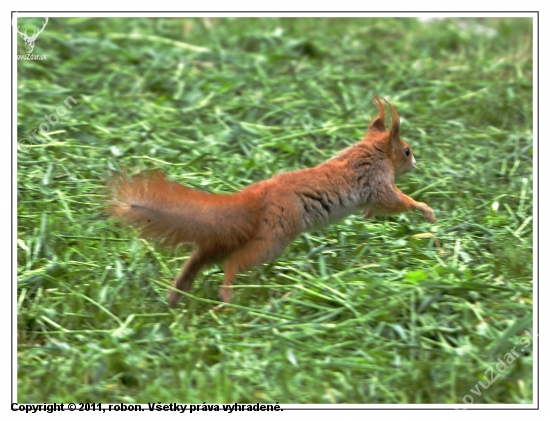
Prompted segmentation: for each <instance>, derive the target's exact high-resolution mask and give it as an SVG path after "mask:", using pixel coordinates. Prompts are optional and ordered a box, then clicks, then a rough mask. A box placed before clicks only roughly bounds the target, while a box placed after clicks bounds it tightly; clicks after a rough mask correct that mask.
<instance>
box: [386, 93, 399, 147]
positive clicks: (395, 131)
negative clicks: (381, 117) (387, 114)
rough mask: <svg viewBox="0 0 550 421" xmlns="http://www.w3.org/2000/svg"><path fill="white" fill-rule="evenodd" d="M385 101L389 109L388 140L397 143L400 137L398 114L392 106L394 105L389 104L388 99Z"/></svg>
mask: <svg viewBox="0 0 550 421" xmlns="http://www.w3.org/2000/svg"><path fill="white" fill-rule="evenodd" d="M384 101H386V100H384ZM386 103H387V104H388V105H389V107H390V110H391V127H390V140H391V142H392V143H395V142H397V143H399V141H400V137H401V133H400V127H401V121H400V120H399V115H398V114H397V110H396V109H395V108H394V106H393V105H391V104H390V103H389V102H388V101H386Z"/></svg>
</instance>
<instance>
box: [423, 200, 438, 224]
mask: <svg viewBox="0 0 550 421" xmlns="http://www.w3.org/2000/svg"><path fill="white" fill-rule="evenodd" d="M421 205H422V208H421V210H422V214H423V215H424V219H425V220H426V221H428V222H431V223H434V222H435V215H434V211H433V210H432V208H430V207H429V206H428V205H427V204H425V203H421Z"/></svg>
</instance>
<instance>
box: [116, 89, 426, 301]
mask: <svg viewBox="0 0 550 421" xmlns="http://www.w3.org/2000/svg"><path fill="white" fill-rule="evenodd" d="M374 101H375V103H376V105H377V107H378V116H377V117H376V119H375V120H374V121H373V122H372V123H371V125H370V127H369V130H368V131H367V133H366V134H365V136H364V138H363V139H362V140H361V141H359V142H357V143H356V144H354V145H353V146H350V147H349V148H347V149H344V150H343V151H341V152H340V153H339V154H337V155H336V156H334V157H333V158H331V159H330V160H328V161H327V162H324V163H322V164H321V165H318V166H317V167H314V168H307V169H303V170H297V171H292V172H288V173H283V174H279V175H276V176H275V177H273V178H271V179H269V180H265V181H260V182H258V183H255V184H252V185H250V186H248V187H246V188H245V189H243V190H241V191H240V192H237V193H234V194H225V195H216V194H209V193H205V192H201V191H198V190H194V189H191V188H188V187H184V186H182V185H180V184H178V183H175V182H173V181H169V180H167V179H166V178H165V177H164V175H163V174H162V173H160V172H153V173H141V174H138V175H136V176H134V177H132V178H128V177H125V176H116V177H114V179H113V181H112V182H111V187H112V196H113V199H112V200H111V201H110V202H109V204H110V207H109V212H110V213H111V215H112V216H114V217H116V218H118V219H121V220H123V221H124V222H126V223H128V224H130V225H133V226H136V227H138V228H140V229H141V234H142V235H143V236H145V237H149V238H152V239H153V240H157V241H159V242H160V243H164V244H167V245H170V246H174V247H175V246H177V245H179V244H192V245H194V246H195V247H196V248H195V250H194V252H193V253H192V254H191V256H190V258H189V259H188V260H187V262H186V263H185V264H184V265H183V267H182V269H181V271H180V273H179V274H178V276H177V277H176V279H175V280H174V287H175V288H177V289H180V290H182V291H189V290H190V289H191V286H192V283H193V280H194V279H195V277H196V276H197V274H198V272H199V270H200V269H201V267H203V266H204V265H205V264H210V263H216V262H222V261H225V279H224V282H223V286H222V287H221V288H220V295H221V296H222V298H223V300H224V301H225V302H229V301H230V299H231V293H230V291H231V290H230V288H228V287H230V286H231V285H232V284H231V281H232V280H233V279H234V277H235V275H236V274H237V273H238V272H243V271H245V270H247V269H249V268H251V267H252V266H256V265H259V264H261V263H263V262H265V261H267V260H270V259H273V258H275V257H276V256H277V255H278V254H279V253H280V252H281V251H282V250H283V249H284V248H285V247H286V246H287V245H288V244H289V243H290V242H291V241H292V240H293V239H294V238H295V237H296V236H297V235H298V234H299V233H301V232H303V231H306V230H310V229H314V228H320V227H323V226H326V225H328V224H330V223H333V222H336V221H338V220H340V219H342V218H344V217H346V216H348V215H349V214H351V213H352V212H354V211H355V210H357V209H360V208H363V209H364V212H363V215H364V216H365V218H371V217H373V216H376V215H386V214H395V213H401V212H406V211H410V210H419V211H421V212H422V214H423V215H424V218H425V219H426V220H428V221H430V222H434V221H435V216H434V214H433V211H432V210H431V209H430V207H429V206H428V205H426V204H425V203H421V202H417V201H415V200H413V199H412V198H410V197H409V196H407V195H405V194H404V193H403V192H401V190H399V189H398V188H397V187H396V186H395V183H394V178H395V176H397V175H400V174H403V173H405V172H408V171H411V170H412V168H413V166H414V164H415V162H416V161H415V159H414V157H413V153H412V149H411V148H410V146H409V145H408V144H407V143H405V142H404V141H403V140H402V139H401V138H400V121H399V116H398V115H397V111H396V110H395V108H394V107H393V106H392V105H391V104H389V103H388V105H389V107H390V110H391V114H392V123H391V127H390V129H389V130H386V127H385V116H386V113H385V108H384V104H383V103H382V101H381V100H380V99H379V98H378V97H376V96H375V97H374ZM386 102H387V101H386ZM180 298H181V294H179V293H178V292H177V291H174V290H172V291H170V293H169V296H168V301H169V303H170V305H172V306H174V305H176V304H177V303H178V301H179V300H180Z"/></svg>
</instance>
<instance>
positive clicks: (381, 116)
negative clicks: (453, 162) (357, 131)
mask: <svg viewBox="0 0 550 421" xmlns="http://www.w3.org/2000/svg"><path fill="white" fill-rule="evenodd" d="M384 101H386V100H384ZM374 102H375V104H376V106H377V107H378V116H377V117H376V118H375V119H374V121H373V122H372V123H371V124H370V126H369V131H368V132H367V135H366V139H369V138H370V139H372V140H373V141H376V143H378V144H380V145H381V146H383V148H384V151H385V152H386V155H387V157H388V158H389V160H390V162H391V163H392V165H393V170H394V174H395V175H401V174H404V173H406V172H409V171H412V169H413V168H414V166H415V164H416V159H414V156H413V152H412V149H411V147H410V146H409V145H408V144H407V143H406V142H404V141H403V139H401V136H400V126H401V124H400V121H399V115H398V114H397V111H396V109H395V108H394V107H393V105H391V104H390V103H389V102H388V101H386V103H387V104H388V105H389V107H390V110H391V126H390V129H389V130H387V129H386V109H385V107H384V103H383V102H382V101H381V100H380V98H378V97H377V96H376V95H374Z"/></svg>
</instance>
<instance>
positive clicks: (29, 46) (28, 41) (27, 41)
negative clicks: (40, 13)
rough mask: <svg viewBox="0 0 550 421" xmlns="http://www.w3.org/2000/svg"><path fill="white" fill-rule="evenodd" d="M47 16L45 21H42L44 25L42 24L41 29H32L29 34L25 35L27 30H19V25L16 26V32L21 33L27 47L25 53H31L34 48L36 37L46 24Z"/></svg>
mask: <svg viewBox="0 0 550 421" xmlns="http://www.w3.org/2000/svg"><path fill="white" fill-rule="evenodd" d="M48 20H49V18H46V21H45V22H44V25H42V29H40V30H39V31H37V30H36V29H34V32H33V34H32V35H31V36H28V35H27V30H26V29H25V32H21V31H19V26H18V27H17V33H18V34H19V35H21V38H23V41H25V48H26V49H27V53H29V54H31V53H32V50H34V43H35V42H36V39H37V38H38V35H40V34H41V33H42V31H43V30H44V28H45V27H46V25H47V24H48Z"/></svg>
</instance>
